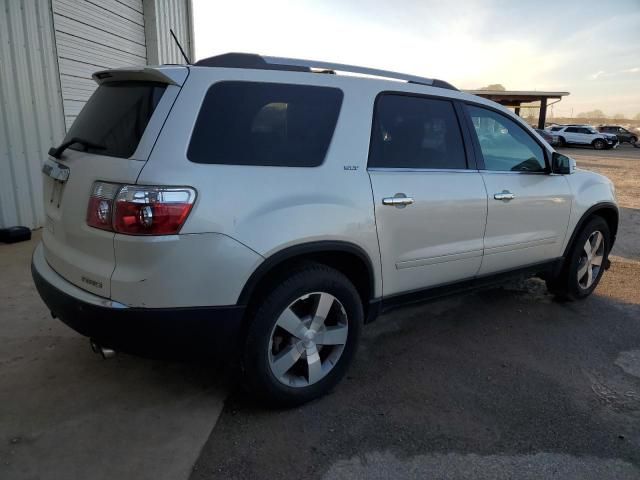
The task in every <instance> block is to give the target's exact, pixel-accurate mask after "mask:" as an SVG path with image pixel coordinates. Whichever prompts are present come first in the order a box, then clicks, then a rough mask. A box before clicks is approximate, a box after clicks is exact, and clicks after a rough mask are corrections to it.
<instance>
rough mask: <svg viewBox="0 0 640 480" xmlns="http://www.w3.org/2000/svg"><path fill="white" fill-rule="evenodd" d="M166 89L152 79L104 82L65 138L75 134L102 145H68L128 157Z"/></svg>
mask: <svg viewBox="0 0 640 480" xmlns="http://www.w3.org/2000/svg"><path fill="white" fill-rule="evenodd" d="M165 89H166V85H164V84H161V83H151V82H108V83H103V84H102V85H100V86H99V87H98V88H97V89H96V91H95V92H94V93H93V95H91V98H90V99H89V101H88V102H87V103H86V104H85V106H84V108H83V109H82V111H81V112H80V114H79V115H78V118H76V120H75V122H73V125H71V128H70V129H69V132H68V133H67V136H66V137H65V139H64V141H65V142H66V141H68V140H69V139H71V138H73V137H78V138H81V139H83V140H87V141H89V142H91V143H93V144H96V145H100V146H102V147H104V148H103V149H102V148H101V149H93V148H85V147H84V146H83V145H80V144H77V143H76V144H74V145H72V146H71V147H70V148H72V149H74V150H82V151H84V150H86V151H88V152H92V153H99V154H101V155H109V156H112V157H121V158H128V157H130V156H131V155H133V152H135V151H136V148H138V143H140V139H141V138H142V134H143V133H144V130H145V128H147V124H148V123H149V120H150V119H151V115H153V111H154V110H155V109H156V107H157V106H158V102H160V99H161V98H162V94H163V93H164V91H165Z"/></svg>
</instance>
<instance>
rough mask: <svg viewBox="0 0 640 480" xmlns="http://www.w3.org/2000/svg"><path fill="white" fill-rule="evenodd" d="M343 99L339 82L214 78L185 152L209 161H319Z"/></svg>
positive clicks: (271, 163)
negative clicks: (319, 84)
mask: <svg viewBox="0 0 640 480" xmlns="http://www.w3.org/2000/svg"><path fill="white" fill-rule="evenodd" d="M341 104H342V91H341V90H339V89H337V88H330V87H316V86H308V85H290V84H279V83H258V82H220V83H216V84H215V85H213V86H212V87H211V88H210V89H209V91H208V92H207V94H206V96H205V98H204V101H203V103H202V107H201V109H200V113H199V114H198V118H197V120H196V125H195V128H194V130H193V134H192V136H191V142H190V144H189V150H188V152H187V157H188V158H189V160H191V161H192V162H196V163H210V164H227V165H260V166H283V167H285V166H286V167H315V166H318V165H320V164H321V163H322V162H323V161H324V157H325V155H326V153H327V150H328V148H329V144H330V143H331V138H332V136H333V131H334V129H335V126H336V122H337V121H338V114H339V113H340V106H341Z"/></svg>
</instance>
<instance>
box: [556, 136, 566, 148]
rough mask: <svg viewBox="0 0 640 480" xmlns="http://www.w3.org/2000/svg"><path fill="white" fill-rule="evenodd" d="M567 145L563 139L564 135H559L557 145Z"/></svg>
mask: <svg viewBox="0 0 640 480" xmlns="http://www.w3.org/2000/svg"><path fill="white" fill-rule="evenodd" d="M566 145H567V142H566V141H565V139H564V137H559V138H558V147H561V148H562V147H565V146H566Z"/></svg>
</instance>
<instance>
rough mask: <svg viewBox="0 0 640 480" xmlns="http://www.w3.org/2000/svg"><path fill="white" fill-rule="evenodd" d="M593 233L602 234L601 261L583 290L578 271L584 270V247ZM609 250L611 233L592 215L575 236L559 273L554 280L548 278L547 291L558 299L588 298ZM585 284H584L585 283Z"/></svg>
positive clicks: (600, 220) (602, 222)
mask: <svg viewBox="0 0 640 480" xmlns="http://www.w3.org/2000/svg"><path fill="white" fill-rule="evenodd" d="M595 232H600V233H601V234H602V237H603V238H602V243H603V244H604V245H603V250H602V260H601V264H600V268H599V269H598V271H597V273H596V275H595V277H593V283H591V284H590V285H589V286H588V287H587V288H585V287H584V286H583V285H582V284H581V283H580V281H579V280H578V269H580V268H581V267H582V268H584V262H585V252H584V246H585V244H586V242H587V239H589V238H591V237H592V235H593V234H594V233H595ZM610 249H611V233H610V231H609V225H608V224H607V222H606V221H605V220H604V219H603V218H602V217H599V216H597V215H594V216H593V217H592V218H591V219H590V220H588V221H587V222H586V224H585V225H584V227H582V229H581V230H580V232H579V233H578V235H576V237H575V239H574V242H573V244H572V245H571V249H570V250H569V254H568V255H567V258H566V259H565V261H564V264H563V266H562V269H561V271H560V273H559V274H558V275H557V276H556V277H554V278H548V279H547V281H546V283H547V289H548V290H549V292H551V293H553V294H554V295H556V296H557V297H559V298H562V299H565V300H581V299H583V298H586V297H588V296H589V295H591V293H592V292H593V291H594V290H595V288H596V287H597V286H598V283H599V282H600V279H601V278H602V275H603V273H604V271H605V269H606V265H607V263H608V258H609V250H610ZM585 283H586V282H585Z"/></svg>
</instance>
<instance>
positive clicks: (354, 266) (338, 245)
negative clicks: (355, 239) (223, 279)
mask: <svg viewBox="0 0 640 480" xmlns="http://www.w3.org/2000/svg"><path fill="white" fill-rule="evenodd" d="M305 261H310V262H318V263H323V264H325V265H328V266H330V267H332V268H335V269H336V270H338V271H340V272H342V273H343V274H345V275H346V276H347V278H349V280H351V281H352V282H353V284H354V286H355V287H356V289H357V290H358V293H359V294H360V297H361V298H362V304H363V308H364V310H365V318H367V313H368V312H367V310H368V307H369V302H370V301H371V300H372V299H373V297H374V295H375V274H374V267H373V262H372V261H371V259H370V257H369V255H368V254H367V253H366V252H365V250H364V249H363V248H361V247H359V246H358V245H356V244H353V243H349V242H344V241H333V240H324V241H316V242H307V243H302V244H298V245H293V246H291V247H287V248H284V249H282V250H279V251H277V252H276V253H274V254H272V255H270V256H269V257H267V258H266V259H265V261H264V262H262V263H261V264H260V265H259V266H258V267H257V268H256V269H255V270H254V271H253V273H252V274H251V275H250V276H249V279H248V280H247V282H246V283H245V286H244V288H243V289H242V292H241V293H240V296H239V298H238V305H247V306H248V305H250V304H251V302H252V301H255V300H256V299H257V298H259V297H260V294H261V293H262V292H264V291H265V290H266V288H267V287H268V285H269V284H270V283H271V281H277V280H278V278H280V277H282V276H283V275H284V274H285V273H286V271H288V270H289V269H290V268H292V267H294V266H295V265H298V264H300V263H302V262H305Z"/></svg>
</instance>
